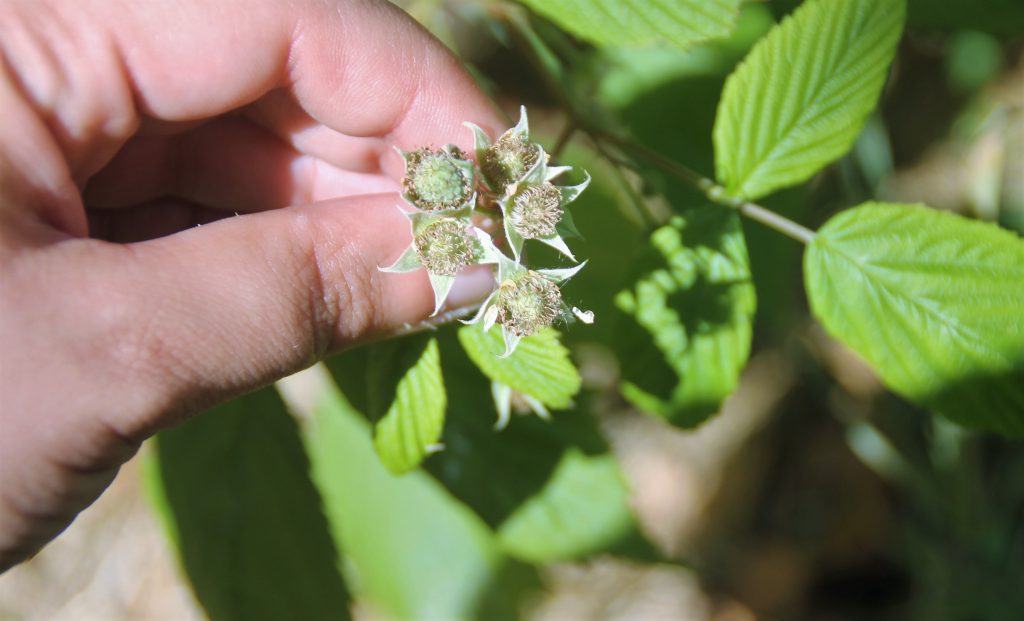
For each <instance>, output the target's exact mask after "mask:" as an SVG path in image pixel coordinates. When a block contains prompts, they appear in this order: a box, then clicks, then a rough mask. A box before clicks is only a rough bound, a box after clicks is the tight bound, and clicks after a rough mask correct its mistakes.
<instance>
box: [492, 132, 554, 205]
mask: <svg viewBox="0 0 1024 621" xmlns="http://www.w3.org/2000/svg"><path fill="white" fill-rule="evenodd" d="M539 157H540V149H539V148H538V146H537V145H535V144H533V143H531V142H529V141H527V140H526V138H525V137H524V136H523V135H522V134H521V133H519V132H515V131H513V130H509V131H507V132H505V133H504V134H502V135H501V137H500V138H498V140H497V141H496V142H495V143H494V144H492V145H491V146H489V147H487V149H486V150H485V151H484V152H483V154H482V155H481V156H480V170H481V172H483V174H484V178H485V179H486V180H487V183H488V184H490V186H491V188H492V189H494V190H495V191H496V192H498V193H500V194H504V193H505V192H506V190H507V189H508V187H509V186H511V185H512V184H514V183H516V182H518V181H519V180H520V179H522V178H523V175H525V174H526V173H527V172H528V171H529V170H530V169H531V168H533V166H534V165H535V164H536V163H537V158H539Z"/></svg>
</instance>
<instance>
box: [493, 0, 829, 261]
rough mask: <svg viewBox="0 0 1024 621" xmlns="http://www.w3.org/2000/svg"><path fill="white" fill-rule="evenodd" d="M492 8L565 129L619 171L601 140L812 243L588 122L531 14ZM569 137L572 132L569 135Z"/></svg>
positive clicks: (809, 234) (767, 213) (790, 226)
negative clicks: (582, 136) (585, 138)
mask: <svg viewBox="0 0 1024 621" xmlns="http://www.w3.org/2000/svg"><path fill="white" fill-rule="evenodd" d="M493 10H494V13H495V15H496V16H497V17H498V18H500V19H503V20H504V21H505V22H506V23H507V24H508V25H509V26H510V28H509V30H510V33H511V35H512V38H513V40H514V41H515V42H516V44H517V45H518V46H519V48H520V50H521V51H522V52H523V53H524V54H525V55H526V57H527V58H528V59H529V61H530V63H531V64H532V65H533V67H534V69H535V70H536V71H537V72H538V73H539V74H540V76H541V78H542V79H543V80H544V83H545V85H546V86H547V89H548V91H549V92H550V93H551V95H552V96H553V97H554V98H555V99H556V101H558V103H559V105H560V106H561V107H562V109H563V110H564V111H565V113H566V114H567V115H568V116H569V121H568V125H567V127H570V128H575V129H578V130H581V131H582V132H584V133H586V134H588V135H589V136H590V137H591V139H592V140H593V142H594V143H595V144H597V145H598V147H599V149H598V151H599V152H600V153H601V154H602V155H603V156H604V157H605V158H606V159H609V161H610V162H611V163H612V164H613V165H615V166H616V167H620V166H621V165H622V162H621V160H617V159H614V158H609V157H608V153H607V151H606V150H604V149H602V148H600V146H601V142H602V141H604V142H606V143H608V144H612V145H615V146H616V147H618V148H619V149H621V150H623V151H625V152H628V153H629V154H631V155H634V156H637V157H639V158H641V159H644V160H646V161H647V162H649V163H650V164H652V165H654V166H655V167H657V168H659V169H661V170H662V171H664V172H666V173H668V174H670V175H672V176H674V177H676V178H678V179H679V180H681V181H683V182H684V183H687V184H689V185H691V186H693V187H694V188H696V189H697V190H699V191H700V192H702V193H703V194H704V195H705V196H707V197H708V199H709V200H711V201H712V202H713V203H715V204H716V205H721V206H723V207H727V208H729V209H734V210H736V211H737V212H738V213H739V214H740V215H742V216H745V217H747V218H750V219H751V220H754V221H755V222H759V223H761V224H762V225H764V226H767V227H768V228H771V229H773V230H775V231H777V232H779V233H782V234H783V235H786V236H787V237H790V238H792V239H795V240H796V241H798V242H800V243H802V244H804V245H807V244H809V243H810V242H811V240H813V239H814V231H812V230H810V229H808V228H806V227H804V226H802V225H800V224H798V223H796V222H794V221H792V220H790V219H788V218H785V217H783V216H780V215H779V214H777V213H775V212H773V211H771V210H769V209H766V208H765V207H762V206H761V205H758V204H757V203H753V202H751V201H746V200H742V199H738V198H736V197H733V196H730V195H729V194H728V193H727V192H726V190H725V188H723V187H722V186H720V185H718V184H716V183H715V182H714V181H713V180H711V179H709V178H707V177H704V176H703V175H701V174H699V173H697V172H696V171H694V170H692V169H690V168H688V167H686V166H684V165H683V164H680V163H679V162H676V161H674V160H672V159H669V158H667V157H665V156H664V155H662V154H660V153H658V152H656V151H653V150H651V149H648V148H647V147H645V146H643V145H641V144H639V143H636V142H633V141H631V140H627V139H624V138H622V137H620V136H618V135H616V134H614V133H611V132H608V131H605V130H602V129H598V128H597V127H595V126H594V124H593V123H590V122H589V120H588V118H587V116H586V115H584V114H582V113H581V112H580V107H579V106H577V105H576V104H575V102H574V100H573V97H572V94H571V93H570V92H568V90H567V89H566V83H567V81H566V79H565V69H564V67H563V66H562V63H561V61H560V60H559V58H558V56H557V55H556V54H555V53H554V52H553V51H552V50H551V48H550V47H548V45H547V43H546V42H545V41H544V39H543V38H542V37H541V36H540V35H539V34H538V33H537V32H536V31H535V30H534V28H533V26H532V25H531V24H530V22H529V16H528V15H527V14H526V12H525V11H524V10H523V8H522V7H520V6H517V5H512V4H509V3H499V4H497V5H495V7H494V9H493ZM572 133H574V132H563V135H562V137H560V138H559V140H558V144H557V146H556V149H558V150H560V149H561V147H563V146H564V142H566V141H568V139H569V138H571V136H572ZM566 134H568V136H567V137H566ZM644 212H645V215H650V214H648V213H647V211H646V210H645V211H644Z"/></svg>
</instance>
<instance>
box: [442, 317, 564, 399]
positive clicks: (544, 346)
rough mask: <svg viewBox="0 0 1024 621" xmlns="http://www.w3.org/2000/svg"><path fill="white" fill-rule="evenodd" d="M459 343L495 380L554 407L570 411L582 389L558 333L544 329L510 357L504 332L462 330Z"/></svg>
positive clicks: (521, 343)
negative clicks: (505, 353)
mask: <svg viewBox="0 0 1024 621" xmlns="http://www.w3.org/2000/svg"><path fill="white" fill-rule="evenodd" d="M459 341H460V342H461V343H462V346H463V347H464V348H465V350H466V353H467V354H469V357H470V358H472V360H473V362H475V363H476V365H477V366H478V367H480V370H481V371H482V372H483V373H484V375H486V376H487V377H489V378H490V379H492V380H495V381H498V382H501V383H502V384H505V385H507V386H511V387H512V388H513V389H514V390H517V391H519V392H521V393H524V394H527V395H530V396H531V397H534V398H536V399H537V400H538V401H540V402H541V403H543V404H544V405H546V406H548V407H552V408H567V407H569V406H570V405H571V404H572V397H573V395H575V394H576V393H577V392H579V389H580V374H579V372H577V371H576V367H575V366H573V364H572V361H571V360H570V359H569V351H568V350H567V349H566V348H565V347H563V346H562V344H561V342H559V338H558V331H557V330H554V329H552V328H545V329H543V330H540V331H538V332H536V333H534V334H532V335H530V336H528V337H525V338H523V339H522V340H521V341H519V346H518V348H517V349H516V350H515V351H514V352H513V353H512V354H511V355H510V356H508V357H507V358H499V357H498V356H499V355H500V354H501V353H503V352H504V351H505V344H504V341H503V340H502V338H501V331H500V330H497V329H492V330H490V331H488V332H484V331H483V326H482V325H481V324H479V323H477V324H473V325H469V326H465V327H463V328H461V329H460V330H459Z"/></svg>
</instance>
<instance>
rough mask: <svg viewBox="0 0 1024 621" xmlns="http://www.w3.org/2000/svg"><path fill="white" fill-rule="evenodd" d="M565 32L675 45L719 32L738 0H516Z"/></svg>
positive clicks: (599, 39)
mask: <svg viewBox="0 0 1024 621" xmlns="http://www.w3.org/2000/svg"><path fill="white" fill-rule="evenodd" d="M521 1H522V2H523V4H526V5H527V6H529V7H530V8H531V9H533V10H534V11H536V12H537V13H539V14H540V15H543V16H544V17H546V18H548V19H550V20H551V21H553V22H555V23H556V24H558V25H559V26H561V27H562V28H564V29H565V30H567V31H568V32H570V33H572V34H574V35H576V36H578V37H580V38H581V39H585V40H587V41H590V42H591V43H595V44H597V45H613V46H617V47H640V46H647V45H653V44H656V43H661V42H667V43H670V44H672V45H675V46H677V47H680V48H687V47H689V46H691V45H693V44H694V43H698V42H701V41H706V40H708V39H715V38H720V37H724V36H726V35H728V34H729V32H730V31H731V30H732V28H733V25H734V22H735V21H736V14H737V12H738V10H739V4H740V3H739V0H675V1H674V2H669V3H662V2H648V1H646V0H521Z"/></svg>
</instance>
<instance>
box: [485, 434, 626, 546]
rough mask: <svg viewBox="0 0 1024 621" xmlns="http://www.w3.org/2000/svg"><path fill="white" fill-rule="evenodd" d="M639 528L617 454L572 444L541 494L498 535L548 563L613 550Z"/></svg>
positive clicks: (514, 516) (510, 518) (508, 521)
mask: <svg viewBox="0 0 1024 621" xmlns="http://www.w3.org/2000/svg"><path fill="white" fill-rule="evenodd" d="M524 448H525V447H524ZM634 529H635V523H634V521H633V516H632V514H631V513H630V511H629V492H628V490H627V488H626V484H625V482H624V481H623V479H622V473H621V472H620V471H619V465H618V462H617V461H616V460H615V457H614V456H613V455H611V454H609V453H604V454H601V455H584V454H583V453H582V452H580V451H579V450H578V449H575V448H571V449H568V450H567V451H566V452H565V453H564V454H563V455H562V458H561V460H560V461H559V463H558V467H557V468H556V469H555V471H554V472H553V473H552V475H551V480H550V481H549V482H548V484H547V485H546V486H545V487H544V488H543V489H542V490H541V491H540V493H539V494H537V495H536V496H534V497H532V498H529V499H528V500H526V502H525V503H523V505H522V506H521V507H520V508H519V509H518V510H517V511H516V512H515V513H514V514H512V515H511V516H510V517H509V519H507V520H506V521H505V522H504V523H503V524H502V525H501V528H500V529H499V530H498V538H499V540H500V541H501V544H502V546H503V547H504V548H505V549H506V550H508V551H509V552H510V553H512V554H514V555H515V556H516V558H520V559H523V560H527V561H532V562H536V563H547V562H552V561H558V560H567V559H573V558H579V557H581V556H584V555H586V554H589V553H594V552H602V551H607V550H608V549H609V548H612V547H614V546H615V545H616V544H618V543H620V542H621V541H623V540H625V539H627V538H628V537H629V536H630V535H631V534H632V533H633V532H634Z"/></svg>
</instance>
